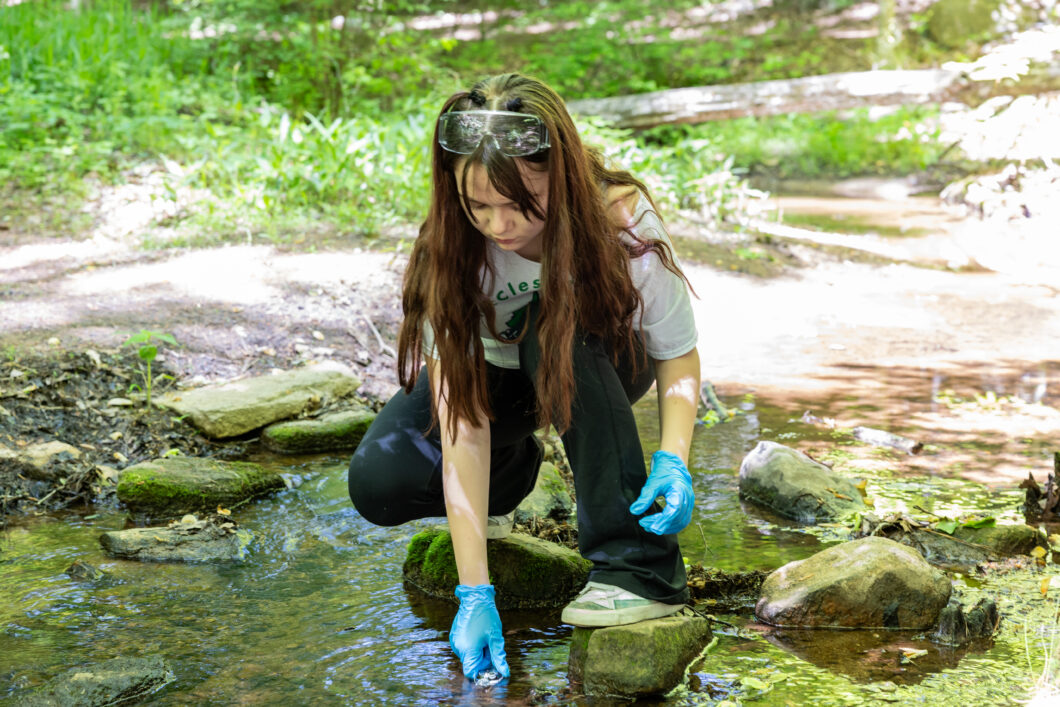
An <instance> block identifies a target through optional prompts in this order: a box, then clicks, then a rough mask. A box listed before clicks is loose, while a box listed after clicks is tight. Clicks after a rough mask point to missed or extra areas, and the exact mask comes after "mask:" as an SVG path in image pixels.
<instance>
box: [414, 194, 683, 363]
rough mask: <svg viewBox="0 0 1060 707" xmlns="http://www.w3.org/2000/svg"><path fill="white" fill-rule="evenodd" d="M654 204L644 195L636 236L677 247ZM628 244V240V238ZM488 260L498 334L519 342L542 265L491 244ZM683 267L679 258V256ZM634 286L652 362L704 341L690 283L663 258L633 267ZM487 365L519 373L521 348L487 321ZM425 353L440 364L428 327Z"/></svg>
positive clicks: (636, 320)
mask: <svg viewBox="0 0 1060 707" xmlns="http://www.w3.org/2000/svg"><path fill="white" fill-rule="evenodd" d="M650 209H651V204H650V203H649V202H648V200H647V199H646V198H645V197H644V196H643V195H641V197H640V200H639V201H638V202H637V207H636V209H635V210H634V215H633V222H634V223H635V224H636V226H635V227H634V229H633V230H634V232H636V233H637V235H639V236H642V237H647V238H656V239H658V240H662V241H665V242H666V243H667V245H670V246H671V253H672V252H673V245H672V243H671V241H670V236H669V235H668V234H667V233H666V229H665V228H663V225H662V221H660V220H659V217H658V216H657V215H656V214H655V213H654V212H652V211H651V210H650ZM626 237H627V238H628V236H626ZM487 257H488V258H489V259H490V263H491V264H492V265H493V269H494V272H495V273H496V276H495V277H490V275H489V271H488V270H486V269H485V268H483V270H482V273H481V275H480V281H482V283H483V292H484V293H485V294H486V295H487V296H488V297H489V298H490V301H492V302H493V306H494V308H495V309H496V311H497V320H496V321H497V331H498V333H500V335H501V336H503V337H505V338H507V339H514V338H515V337H516V336H518V334H519V332H520V331H521V330H522V324H523V321H522V320H523V317H524V316H525V314H524V313H523V312H521V311H520V310H522V309H523V308H524V307H526V306H527V305H529V304H530V303H531V302H532V301H533V300H534V298H536V297H538V296H539V295H538V291H539V290H540V289H541V263H536V262H534V261H532V260H527V259H526V258H524V257H522V256H521V255H519V254H517V253H514V252H512V251H507V250H502V249H501V248H498V247H497V245H496V244H495V243H494V242H493V241H490V242H489V243H488V244H487ZM674 262H675V263H677V256H676V255H674ZM630 272H631V274H632V277H633V286H634V287H636V288H637V290H638V291H639V292H640V295H641V297H642V298H643V300H644V309H643V316H638V314H634V315H633V325H634V327H637V328H638V329H639V330H640V332H641V334H642V335H643V337H644V348H645V350H646V351H647V353H648V356H650V357H651V358H654V359H658V360H666V359H671V358H677V357H678V356H681V355H683V354H686V353H688V352H689V351H691V350H692V349H694V348H695V346H696V342H697V340H698V338H699V337H698V333H697V332H696V322H695V317H694V316H693V314H692V305H691V302H690V301H689V297H688V287H687V286H686V285H685V282H684V280H682V279H681V278H680V277H678V276H677V275H675V274H674V273H672V272H670V271H669V270H667V269H666V267H665V266H664V265H663V263H662V261H661V260H660V259H659V257H658V256H657V255H656V254H655V253H654V252H653V251H648V252H647V253H645V254H644V255H642V256H640V257H637V258H633V259H632V260H631V261H630ZM479 331H480V336H481V338H482V345H483V347H484V349H485V355H486V361H488V362H489V363H492V364H493V365H495V366H499V367H501V368H519V345H518V344H509V343H505V342H502V341H498V340H497V339H494V338H493V336H492V335H491V334H490V332H489V327H488V326H487V325H486V322H485V320H484V319H483V321H482V323H481V325H480V327H479ZM423 334H424V337H423V353H424V354H425V355H427V356H429V357H431V358H437V356H438V354H437V352H436V350H435V348H434V331H433V330H432V329H431V325H430V323H429V322H424V332H423Z"/></svg>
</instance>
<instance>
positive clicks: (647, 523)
mask: <svg viewBox="0 0 1060 707" xmlns="http://www.w3.org/2000/svg"><path fill="white" fill-rule="evenodd" d="M659 496H662V497H663V498H665V499H666V508H664V509H663V511H662V513H655V514H653V515H650V516H645V517H643V518H641V519H640V525H641V527H642V528H644V529H645V530H647V531H648V532H650V533H655V534H656V535H669V534H670V533H679V532H681V531H682V530H684V528H685V526H686V525H688V522H689V521H690V520H692V507H693V506H694V505H695V504H696V496H695V494H694V493H693V492H692V476H691V475H690V474H689V473H688V468H687V467H686V466H685V463H684V462H683V461H681V457H679V456H677V455H676V454H674V453H672V452H664V451H662V450H661V449H660V450H659V451H657V452H656V453H655V454H652V455H651V474H650V475H649V476H648V480H647V481H646V482H645V483H644V489H643V490H642V491H641V492H640V496H639V497H638V498H637V500H636V501H634V502H633V505H632V506H630V507H629V512H630V513H632V514H633V515H635V516H639V515H640V514H641V513H643V512H644V511H646V510H648V508H649V507H650V506H651V504H652V502H654V501H655V499H656V498H657V497H659Z"/></svg>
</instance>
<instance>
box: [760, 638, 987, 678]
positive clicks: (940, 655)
mask: <svg viewBox="0 0 1060 707" xmlns="http://www.w3.org/2000/svg"><path fill="white" fill-rule="evenodd" d="M757 628H758V630H761V631H762V635H763V637H764V638H765V639H766V640H767V641H769V642H770V643H772V644H773V645H774V646H777V647H778V648H782V649H783V650H785V651H788V652H789V653H791V654H793V655H795V656H798V657H799V658H801V659H802V660H805V661H807V662H809V663H812V664H813V665H816V666H818V667H820V668H824V669H825V670H828V671H830V672H833V673H839V674H841V675H846V676H847V677H849V678H851V679H852V680H854V681H855V682H859V683H868V682H881V681H889V682H892V683H894V684H896V685H915V684H918V683H920V682H922V681H923V680H924V679H925V678H926V677H927V676H928V675H930V674H932V673H937V672H940V671H942V670H946V669H948V668H954V667H956V666H957V664H958V663H960V662H961V659H962V658H963V657H964V656H965V655H966V654H968V653H969V652H971V651H975V652H982V651H985V650H987V649H988V648H990V646H991V645H992V643H991V642H990V641H986V642H982V643H978V644H976V645H974V646H970V645H969V646H965V647H962V648H951V647H948V646H940V645H938V644H935V643H932V642H931V641H930V640H928V639H927V638H925V637H924V632H923V631H894V632H891V631H871V630H863V631H830V630H808V629H807V630H798V629H779V628H770V627H765V626H763V627H757ZM922 651H923V653H921V652H922Z"/></svg>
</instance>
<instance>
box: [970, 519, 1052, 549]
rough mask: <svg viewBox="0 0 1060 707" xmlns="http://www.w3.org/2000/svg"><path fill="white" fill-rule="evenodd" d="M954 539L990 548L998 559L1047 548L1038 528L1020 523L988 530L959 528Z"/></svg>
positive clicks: (990, 527)
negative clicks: (1037, 548) (1038, 548)
mask: <svg viewBox="0 0 1060 707" xmlns="http://www.w3.org/2000/svg"><path fill="white" fill-rule="evenodd" d="M953 537H955V538H957V539H958V540H963V541H964V542H966V543H975V544H976V545H981V546H983V547H988V548H990V549H991V550H992V551H993V552H994V553H996V555H997V556H998V557H1010V556H1012V555H1029V554H1031V551H1033V550H1034V548H1036V547H1045V538H1043V537H1042V534H1041V533H1039V532H1038V530H1037V529H1036V528H1032V527H1031V526H1029V525H1026V524H1023V523H1020V524H1013V525H992V526H989V527H986V528H968V527H958V528H957V530H955V531H954V533H953Z"/></svg>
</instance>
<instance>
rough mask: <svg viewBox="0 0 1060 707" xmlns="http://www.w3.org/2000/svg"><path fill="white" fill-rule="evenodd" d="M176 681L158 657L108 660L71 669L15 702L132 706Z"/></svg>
mask: <svg viewBox="0 0 1060 707" xmlns="http://www.w3.org/2000/svg"><path fill="white" fill-rule="evenodd" d="M174 679H175V676H174V675H173V671H172V670H170V669H169V666H168V665H166V662H165V661H164V660H162V658H161V657H159V656H149V657H147V658H111V659H110V660H108V661H105V662H103V663H100V664H99V665H87V666H83V667H78V668H71V669H70V670H67V671H66V672H64V673H62V674H60V675H58V676H56V677H55V678H53V679H52V680H50V681H49V682H48V684H46V685H44V686H43V687H41V688H38V689H36V690H34V691H33V692H31V693H30V694H28V695H26V696H24V697H21V698H17V699H16V700H15V704H16V705H19V706H20V707H104V705H117V704H133V703H135V702H139V701H140V700H142V699H144V698H145V697H147V696H148V695H150V694H151V693H153V692H156V691H158V690H159V689H161V688H162V687H164V686H165V685H167V684H168V683H170V682H172V681H173V680H174Z"/></svg>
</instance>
